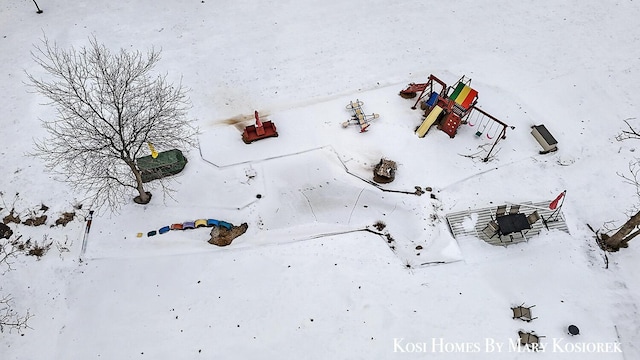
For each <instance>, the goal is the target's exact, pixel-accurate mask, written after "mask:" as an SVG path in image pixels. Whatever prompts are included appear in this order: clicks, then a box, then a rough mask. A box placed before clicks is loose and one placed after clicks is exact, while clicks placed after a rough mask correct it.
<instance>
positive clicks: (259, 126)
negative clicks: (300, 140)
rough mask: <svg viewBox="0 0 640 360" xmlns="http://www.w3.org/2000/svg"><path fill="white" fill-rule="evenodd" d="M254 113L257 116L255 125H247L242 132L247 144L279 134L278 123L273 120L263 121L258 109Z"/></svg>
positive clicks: (243, 139)
mask: <svg viewBox="0 0 640 360" xmlns="http://www.w3.org/2000/svg"><path fill="white" fill-rule="evenodd" d="M253 115H254V117H255V118H256V123H255V125H249V126H247V127H246V128H245V129H244V131H243V132H242V141H244V143H245V144H251V143H252V142H254V141H258V140H262V139H265V138H268V137H277V136H278V132H277V131H276V125H275V124H274V123H273V122H271V121H265V122H262V121H261V120H260V116H259V115H258V111H257V110H256V111H254V113H253Z"/></svg>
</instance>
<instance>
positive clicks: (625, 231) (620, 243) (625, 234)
mask: <svg viewBox="0 0 640 360" xmlns="http://www.w3.org/2000/svg"><path fill="white" fill-rule="evenodd" d="M638 225H640V211H638V212H637V213H636V214H635V215H633V216H632V217H631V218H630V219H629V220H627V222H626V223H624V225H622V227H621V228H620V229H619V230H618V231H617V232H616V233H615V234H613V235H611V236H608V235H606V234H603V235H602V240H604V243H605V245H606V246H607V247H608V248H609V249H610V250H611V251H618V250H620V248H626V247H627V246H628V243H629V241H631V240H632V239H633V238H634V237H636V236H638V234H640V230H636V231H634V232H633V233H632V231H633V230H634V229H635V228H636V227H637V226H638Z"/></svg>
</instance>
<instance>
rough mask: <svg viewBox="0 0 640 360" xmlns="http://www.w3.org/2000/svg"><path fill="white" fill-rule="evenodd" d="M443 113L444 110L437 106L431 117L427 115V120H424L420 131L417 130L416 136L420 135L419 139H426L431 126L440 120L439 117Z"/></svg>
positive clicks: (430, 114)
mask: <svg viewBox="0 0 640 360" xmlns="http://www.w3.org/2000/svg"><path fill="white" fill-rule="evenodd" d="M441 112H442V108H441V107H440V106H438V105H436V106H435V107H434V108H433V109H432V110H431V112H430V113H429V115H427V118H426V119H424V121H423V122H422V125H420V127H419V128H418V130H416V134H418V137H424V136H425V135H426V134H427V131H429V128H430V127H431V125H433V123H434V122H435V121H436V119H437V118H438V115H440V113H441Z"/></svg>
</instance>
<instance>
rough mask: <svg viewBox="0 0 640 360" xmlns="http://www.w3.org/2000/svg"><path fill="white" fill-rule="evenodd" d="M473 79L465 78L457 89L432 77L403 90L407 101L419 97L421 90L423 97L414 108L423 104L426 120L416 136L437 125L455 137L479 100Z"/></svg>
mask: <svg viewBox="0 0 640 360" xmlns="http://www.w3.org/2000/svg"><path fill="white" fill-rule="evenodd" d="M470 84H471V79H467V78H466V77H465V76H462V77H461V78H460V80H458V81H457V83H456V85H455V86H449V87H447V85H446V84H445V82H444V81H442V80H440V79H438V78H437V77H435V76H434V75H429V80H428V81H427V82H426V83H423V84H415V83H412V84H409V86H408V87H407V89H405V90H402V91H400V96H402V97H404V98H408V97H415V96H416V95H417V94H418V91H420V96H418V99H417V100H416V102H415V103H414V104H413V106H412V107H411V108H412V109H416V108H417V105H418V103H420V101H421V100H422V99H425V98H426V100H425V101H424V102H422V103H421V104H420V108H421V109H423V110H424V111H425V113H424V121H423V122H422V124H420V126H419V127H418V129H417V130H416V133H417V134H418V136H419V137H424V136H425V135H426V134H427V132H428V131H429V129H430V128H431V126H432V125H434V124H437V127H438V129H440V130H442V131H444V132H445V133H447V135H449V137H451V138H453V137H455V136H456V132H457V130H458V127H459V126H460V124H461V123H463V122H464V120H465V118H466V117H467V116H468V115H469V113H470V112H471V109H473V107H474V106H475V104H476V103H477V101H478V92H477V91H476V90H474V89H472V88H471V87H470Z"/></svg>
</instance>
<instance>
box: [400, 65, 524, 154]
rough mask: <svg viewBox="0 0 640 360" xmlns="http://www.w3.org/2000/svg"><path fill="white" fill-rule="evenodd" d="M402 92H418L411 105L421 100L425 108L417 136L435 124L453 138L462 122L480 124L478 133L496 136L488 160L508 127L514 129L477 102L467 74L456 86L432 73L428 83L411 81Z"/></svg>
mask: <svg viewBox="0 0 640 360" xmlns="http://www.w3.org/2000/svg"><path fill="white" fill-rule="evenodd" d="M399 95H400V96H401V97H403V98H405V99H412V98H415V97H416V96H417V97H418V98H417V99H416V102H415V103H414V104H413V106H412V107H411V108H412V109H414V110H415V109H416V108H417V106H418V104H419V103H420V108H421V109H422V110H424V120H423V121H422V123H421V124H420V126H418V128H417V129H416V134H417V135H418V137H421V138H422V137H424V136H425V135H426V134H427V132H428V131H429V129H430V128H431V126H433V125H434V124H435V125H436V126H437V128H438V129H440V130H442V131H444V132H445V133H447V135H449V137H450V138H454V137H455V136H456V134H457V132H458V127H460V124H469V125H470V126H474V125H478V128H477V130H476V132H475V135H476V136H477V137H480V136H483V135H485V136H486V137H487V138H488V139H494V138H495V141H494V143H493V145H492V146H491V149H490V150H489V152H488V154H487V155H486V156H485V157H484V158H483V161H484V162H487V161H488V160H489V156H490V155H491V153H492V152H493V149H494V148H495V146H496V145H497V144H498V142H499V141H500V140H502V139H505V138H506V134H507V128H511V129H514V127H513V126H509V125H507V124H505V123H504V122H502V121H500V120H499V119H497V118H496V117H495V116H493V115H491V114H489V113H487V112H486V111H484V110H482V109H480V108H479V107H478V106H477V103H478V91H477V90H475V89H473V88H471V79H469V78H467V77H466V76H464V75H463V76H462V77H461V78H460V79H459V80H458V81H457V82H456V84H455V85H454V86H447V84H446V83H445V82H444V81H442V80H440V79H439V78H437V77H436V76H434V75H433V74H432V75H429V79H428V80H427V82H426V83H420V84H416V83H410V84H409V85H408V86H407V88H406V89H404V90H401V91H400V93H399ZM472 119H473V120H474V121H473V122H472V121H471V120H472Z"/></svg>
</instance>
